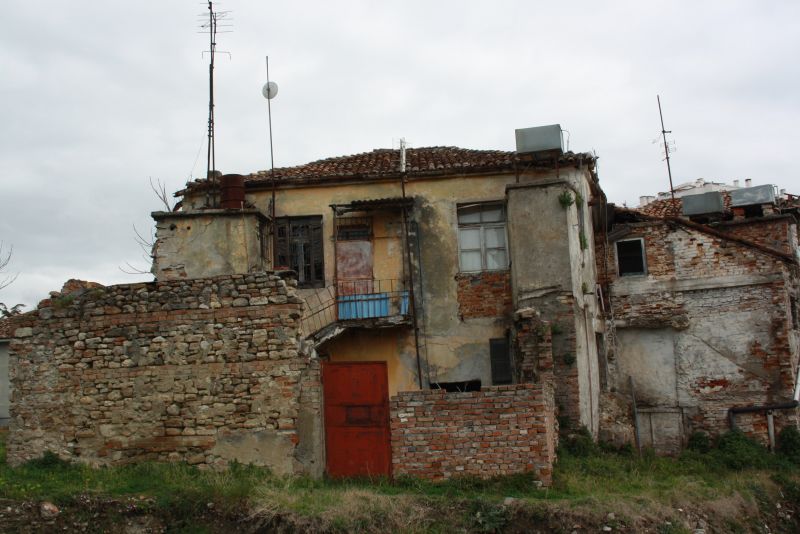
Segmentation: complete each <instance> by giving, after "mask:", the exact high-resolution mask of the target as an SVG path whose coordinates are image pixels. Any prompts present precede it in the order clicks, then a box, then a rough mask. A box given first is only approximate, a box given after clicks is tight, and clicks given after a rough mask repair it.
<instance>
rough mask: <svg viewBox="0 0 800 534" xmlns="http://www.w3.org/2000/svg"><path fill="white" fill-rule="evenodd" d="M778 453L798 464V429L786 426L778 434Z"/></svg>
mask: <svg viewBox="0 0 800 534" xmlns="http://www.w3.org/2000/svg"><path fill="white" fill-rule="evenodd" d="M777 445H778V447H777V448H778V453H779V454H781V455H782V456H784V457H786V459H787V460H789V461H791V462H792V463H795V464H800V431H799V430H797V427H796V426H787V427H784V428H783V430H781V432H780V434H778V443H777Z"/></svg>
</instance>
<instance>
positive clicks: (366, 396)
mask: <svg viewBox="0 0 800 534" xmlns="http://www.w3.org/2000/svg"><path fill="white" fill-rule="evenodd" d="M322 383H323V392H324V399H325V452H326V455H327V472H328V475H330V476H332V477H351V476H389V475H391V469H392V455H391V449H390V445H389V386H388V375H387V371H386V362H358V363H355V362H343V363H333V362H324V363H323V366H322Z"/></svg>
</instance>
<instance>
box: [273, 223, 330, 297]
mask: <svg viewBox="0 0 800 534" xmlns="http://www.w3.org/2000/svg"><path fill="white" fill-rule="evenodd" d="M302 227H307V239H306V240H301V239H298V238H297V237H296V236H295V235H294V233H295V232H294V229H295V228H297V229H300V228H302ZM323 228H324V226H323V217H322V215H303V216H299V217H276V218H275V235H274V236H273V242H274V247H273V258H272V259H273V262H274V265H275V266H276V267H288V268H289V269H292V270H294V271H295V272H297V287H299V288H321V287H325V239H324V235H323ZM282 231H283V232H285V236H284V237H280V235H281V232H282ZM317 239H318V240H319V241H318V242H316V240H317ZM293 242H294V243H295V244H298V243H301V244H303V245H305V244H308V245H309V249H308V262H307V266H308V268H309V272H310V274H311V279H309V280H307V279H306V272H305V270H304V268H305V267H306V265H303V268H296V267H297V266H296V265H293V258H292V244H293ZM304 251H305V250H304ZM281 255H283V256H284V257H285V258H286V262H281V261H280V260H279V256H281ZM304 263H305V262H304Z"/></svg>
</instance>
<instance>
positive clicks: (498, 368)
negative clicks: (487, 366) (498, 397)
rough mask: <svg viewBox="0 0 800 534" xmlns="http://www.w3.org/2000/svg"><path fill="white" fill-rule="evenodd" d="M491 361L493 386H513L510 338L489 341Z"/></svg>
mask: <svg viewBox="0 0 800 534" xmlns="http://www.w3.org/2000/svg"><path fill="white" fill-rule="evenodd" d="M489 359H490V361H491V365H492V384H494V385H495V386H500V385H503V384H511V383H512V382H513V374H512V369H511V352H510V351H509V350H508V338H505V337H499V338H495V339H490V340H489Z"/></svg>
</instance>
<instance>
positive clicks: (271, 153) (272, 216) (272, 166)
mask: <svg viewBox="0 0 800 534" xmlns="http://www.w3.org/2000/svg"><path fill="white" fill-rule="evenodd" d="M265 60H266V65H267V87H269V56H265ZM271 100H272V99H271V98H267V122H268V123H269V165H270V171H269V172H270V182H271V186H272V203H271V205H270V208H269V218H270V222H269V225H270V234H271V235H272V246H273V250H272V263H273V267H274V262H275V250H274V247H275V155H274V151H273V148H272V104H271V103H270V101H271Z"/></svg>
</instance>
